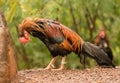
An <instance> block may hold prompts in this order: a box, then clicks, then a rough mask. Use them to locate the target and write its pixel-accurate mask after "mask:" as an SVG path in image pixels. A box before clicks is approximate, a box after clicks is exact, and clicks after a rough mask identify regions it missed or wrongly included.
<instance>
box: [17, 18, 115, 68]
mask: <svg viewBox="0 0 120 83" xmlns="http://www.w3.org/2000/svg"><path fill="white" fill-rule="evenodd" d="M29 35H32V36H33V37H37V38H39V39H40V40H41V41H42V42H43V43H44V44H45V45H46V46H47V48H48V49H49V51H50V53H51V55H52V60H51V61H50V63H49V64H48V66H47V67H46V68H45V69H53V65H54V63H55V62H56V60H57V58H58V56H59V55H60V56H62V60H61V66H60V68H58V69H59V70H63V69H65V64H66V62H65V60H66V56H67V54H69V53H71V52H74V53H75V54H77V55H78V56H79V57H80V56H81V53H82V54H85V56H86V55H87V56H89V57H91V58H93V59H94V60H95V61H96V62H97V63H98V65H99V66H107V67H115V66H114V64H113V63H112V61H111V60H110V59H109V58H108V56H107V54H106V53H105V52H104V51H103V50H101V49H100V48H99V47H97V46H95V45H94V44H91V43H89V42H85V41H83V39H82V38H81V37H80V36H79V35H78V34H77V33H76V32H74V31H73V30H71V29H70V28H68V27H66V26H64V25H63V24H61V23H60V22H58V21H55V20H51V19H35V20H34V19H31V18H26V19H24V20H23V21H22V23H21V24H19V41H20V42H21V43H23V44H25V43H27V42H29V41H30V37H29Z"/></svg>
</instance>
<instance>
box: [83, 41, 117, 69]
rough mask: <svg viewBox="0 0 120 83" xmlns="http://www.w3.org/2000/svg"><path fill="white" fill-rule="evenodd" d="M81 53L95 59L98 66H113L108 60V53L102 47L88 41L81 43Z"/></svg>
mask: <svg viewBox="0 0 120 83" xmlns="http://www.w3.org/2000/svg"><path fill="white" fill-rule="evenodd" d="M82 54H85V55H88V56H89V57H92V58H93V59H95V61H96V62H97V63H98V65H99V66H105V67H115V65H114V64H113V63H112V60H110V58H109V57H108V55H107V54H106V53H105V52H104V51H103V50H102V49H100V48H99V47H97V46H95V45H94V44H91V43H89V42H84V43H83V45H82Z"/></svg>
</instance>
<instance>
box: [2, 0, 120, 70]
mask: <svg viewBox="0 0 120 83" xmlns="http://www.w3.org/2000/svg"><path fill="white" fill-rule="evenodd" d="M0 10H2V11H3V12H4V15H5V18H6V20H7V23H8V26H9V29H10V32H11V35H12V38H13V44H14V47H15V53H16V61H17V63H18V68H19V70H21V69H30V68H43V67H46V66H47V65H48V63H49V62H50V60H51V58H52V57H51V56H50V53H49V51H48V49H47V48H46V46H45V45H44V44H43V43H42V42H41V41H39V40H38V39H37V38H33V37H32V36H31V42H30V43H28V44H26V45H21V44H20V42H19V41H18V33H17V29H16V26H18V25H19V24H20V23H21V21H22V20H23V19H24V18H26V17H32V18H38V17H39V18H50V19H55V20H58V21H60V22H61V23H63V24H64V25H66V26H68V27H69V28H71V29H72V30H74V31H76V32H77V33H78V34H79V35H80V36H81V37H82V38H83V39H84V40H85V41H89V42H92V43H94V39H95V37H96V35H97V33H98V32H99V30H100V29H101V28H102V27H103V26H104V28H105V29H106V32H107V35H108V38H109V42H110V47H111V48H112V51H113V54H114V60H113V62H114V64H116V65H120V0H0ZM60 60H61V59H59V60H58V62H57V63H56V65H57V66H59V65H60ZM66 62H67V64H66V66H67V68H68V69H81V68H83V65H82V64H81V63H80V61H79V58H78V56H77V55H75V54H74V53H71V54H69V55H68V56H67V60H66ZM95 65H96V62H95V61H94V60H93V59H90V58H87V60H86V67H93V66H95Z"/></svg>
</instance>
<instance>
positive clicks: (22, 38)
mask: <svg viewBox="0 0 120 83" xmlns="http://www.w3.org/2000/svg"><path fill="white" fill-rule="evenodd" d="M19 41H20V42H21V43H22V44H25V43H28V42H29V41H30V39H29V38H25V37H20V38H19Z"/></svg>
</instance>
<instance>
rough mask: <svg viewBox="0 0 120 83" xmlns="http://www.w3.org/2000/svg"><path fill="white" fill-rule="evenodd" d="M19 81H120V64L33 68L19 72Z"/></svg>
mask: <svg viewBox="0 0 120 83" xmlns="http://www.w3.org/2000/svg"><path fill="white" fill-rule="evenodd" d="M18 75H19V78H20V79H19V83H120V66H119V67H116V68H100V67H94V68H90V69H84V70H77V69H75V70H62V71H60V70H44V69H31V70H22V71H19V72H18Z"/></svg>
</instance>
